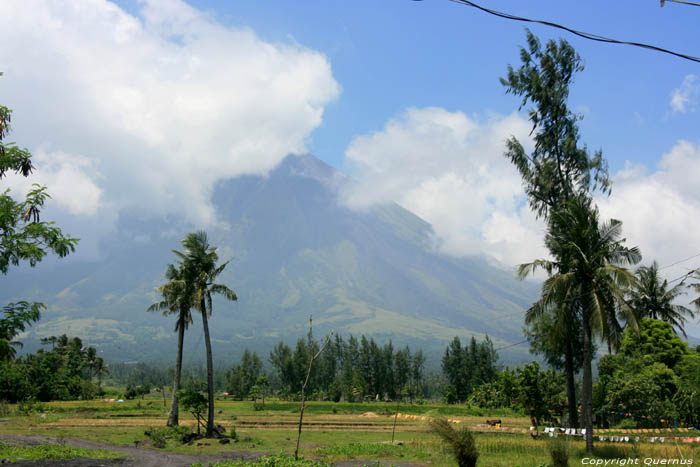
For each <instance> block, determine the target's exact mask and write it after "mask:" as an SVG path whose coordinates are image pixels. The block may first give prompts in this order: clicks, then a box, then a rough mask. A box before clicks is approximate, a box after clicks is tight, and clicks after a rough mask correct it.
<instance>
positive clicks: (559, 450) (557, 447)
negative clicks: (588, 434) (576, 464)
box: [547, 438, 571, 467]
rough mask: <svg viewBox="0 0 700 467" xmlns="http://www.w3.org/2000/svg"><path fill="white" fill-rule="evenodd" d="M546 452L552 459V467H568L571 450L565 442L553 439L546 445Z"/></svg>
mask: <svg viewBox="0 0 700 467" xmlns="http://www.w3.org/2000/svg"><path fill="white" fill-rule="evenodd" d="M547 451H549V456H550V457H551V458H552V467H568V465H569V456H570V454H571V449H570V447H569V443H568V442H567V441H565V440H563V439H559V438H553V439H551V440H550V441H549V444H547Z"/></svg>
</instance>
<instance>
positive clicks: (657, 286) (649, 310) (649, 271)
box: [630, 261, 695, 337]
mask: <svg viewBox="0 0 700 467" xmlns="http://www.w3.org/2000/svg"><path fill="white" fill-rule="evenodd" d="M635 274H636V275H637V283H636V284H635V286H634V287H633V288H632V290H631V291H630V305H631V306H632V307H633V308H634V309H635V310H636V311H637V313H638V314H639V316H640V317H647V318H653V319H660V320H662V321H666V322H668V323H670V324H671V326H672V327H673V329H674V331H675V330H680V332H681V333H682V334H683V335H684V336H685V337H688V336H687V334H686V333H685V329H684V325H685V321H686V317H688V318H691V319H692V318H695V314H694V313H693V311H692V310H690V309H689V308H687V307H684V306H682V305H676V304H674V303H673V302H674V301H675V300H676V299H677V298H678V297H679V296H681V295H683V293H684V292H683V284H678V285H676V286H675V287H671V288H670V289H669V288H668V281H667V280H665V279H664V280H663V282H661V278H660V277H659V265H658V264H657V263H656V261H654V262H653V263H652V264H651V266H641V267H639V268H637V271H636V272H635Z"/></svg>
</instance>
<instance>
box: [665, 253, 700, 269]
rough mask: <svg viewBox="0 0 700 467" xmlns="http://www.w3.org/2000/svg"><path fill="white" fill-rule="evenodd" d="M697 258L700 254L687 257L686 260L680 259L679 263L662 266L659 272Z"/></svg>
mask: <svg viewBox="0 0 700 467" xmlns="http://www.w3.org/2000/svg"><path fill="white" fill-rule="evenodd" d="M698 256H700V253H698V254H697V255H693V256H689V257H688V258H685V259H682V260H680V261H676V262H675V263H671V264H669V265H668V266H664V267H662V268H659V271H662V270H664V269H667V268H670V267H671V266H675V265H676V264H680V263H685V262H686V261H688V260H690V259H693V258H697V257H698Z"/></svg>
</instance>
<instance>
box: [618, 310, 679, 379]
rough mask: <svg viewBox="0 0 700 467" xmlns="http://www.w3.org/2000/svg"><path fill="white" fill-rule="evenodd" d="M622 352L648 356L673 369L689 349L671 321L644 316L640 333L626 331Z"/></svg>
mask: <svg viewBox="0 0 700 467" xmlns="http://www.w3.org/2000/svg"><path fill="white" fill-rule="evenodd" d="M620 352H621V353H622V354H624V355H627V356H637V357H641V356H648V357H650V358H651V359H652V361H655V362H661V363H663V364H664V365H666V366H667V367H669V368H671V369H672V368H674V367H675V365H676V363H678V362H679V361H680V359H681V358H682V357H683V356H684V355H687V354H688V352H689V351H688V344H686V343H685V342H683V340H681V338H680V337H678V336H677V335H676V334H675V333H674V332H673V328H672V327H671V324H670V323H668V322H664V321H659V320H658V319H651V318H643V319H642V320H641V322H640V326H639V334H637V333H636V332H625V334H624V336H623V337H622V340H621V341H620Z"/></svg>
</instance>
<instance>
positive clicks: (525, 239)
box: [343, 108, 700, 279]
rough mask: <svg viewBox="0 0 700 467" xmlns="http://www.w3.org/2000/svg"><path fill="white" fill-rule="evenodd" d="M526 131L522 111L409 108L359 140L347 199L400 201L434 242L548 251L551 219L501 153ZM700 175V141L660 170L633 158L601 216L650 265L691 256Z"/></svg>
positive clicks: (462, 249) (464, 249)
mask: <svg viewBox="0 0 700 467" xmlns="http://www.w3.org/2000/svg"><path fill="white" fill-rule="evenodd" d="M529 130H530V126H529V123H528V122H527V121H525V120H523V119H522V118H520V117H519V116H518V115H517V114H511V115H509V116H505V117H492V118H490V119H488V120H486V121H482V122H480V121H478V120H475V119H473V118H469V117H468V116H466V115H465V114H463V113H461V112H448V111H447V110H444V109H441V108H423V109H409V110H407V111H406V112H404V113H403V114H402V115H400V116H398V117H396V118H393V119H391V120H389V121H388V122H387V123H386V125H385V127H384V128H383V129H382V130H380V131H377V132H374V133H371V134H366V135H362V136H358V137H356V138H355V139H353V140H352V142H351V143H350V145H349V146H348V148H347V150H346V161H347V164H348V166H349V167H350V168H351V169H352V171H353V177H354V179H355V181H354V183H353V184H352V185H350V186H349V187H348V189H347V190H346V191H345V192H344V193H343V199H344V201H345V203H346V204H347V205H349V206H350V207H353V208H355V209H365V208H367V207H370V206H373V205H375V204H381V203H388V202H392V201H396V202H398V203H399V204H401V205H402V206H404V207H405V208H407V209H409V210H410V211H412V212H414V213H416V214H417V215H419V216H420V217H422V218H423V219H425V220H426V221H427V222H429V223H431V224H432V225H433V228H434V232H435V241H436V246H437V247H438V248H439V249H441V250H442V251H443V252H445V253H448V254H452V255H457V256H460V255H469V254H486V255H489V256H493V257H495V258H496V259H498V260H500V261H501V262H503V263H505V264H509V265H514V264H518V263H522V262H527V261H530V260H532V259H534V258H540V257H546V256H547V252H546V249H545V248H544V245H543V235H544V224H543V222H542V221H540V220H536V219H535V218H534V216H533V214H532V213H531V211H530V209H529V208H528V206H527V204H526V200H525V198H524V193H523V191H522V184H521V179H520V176H519V174H518V173H517V172H516V170H515V169H514V168H513V167H512V166H511V164H510V162H509V161H508V160H507V159H506V158H505V157H504V156H503V152H504V144H503V141H504V140H505V138H507V137H508V136H510V135H514V136H516V137H517V138H518V139H519V140H520V141H521V142H524V143H525V144H530V140H529V137H528V133H529ZM697 180H700V144H697V145H696V144H693V143H691V142H688V141H680V142H679V143H678V144H677V145H676V146H674V147H673V148H672V149H671V150H670V151H669V152H668V153H667V154H664V155H663V156H662V157H661V159H660V162H659V164H658V168H657V169H656V170H654V171H651V172H650V171H649V170H647V169H646V168H645V167H644V166H641V165H640V166H636V165H632V164H630V163H628V164H627V166H626V168H625V169H624V170H621V171H620V172H618V173H616V174H613V193H612V195H611V196H610V197H599V198H598V199H597V202H598V205H599V207H600V211H601V217H602V218H603V219H609V218H616V219H620V220H622V221H623V234H624V236H625V237H626V238H627V239H628V241H627V244H628V245H636V246H639V247H640V249H641V250H642V253H643V255H644V260H645V262H647V263H650V262H651V261H652V260H654V259H656V260H657V261H658V262H659V263H660V264H661V265H667V264H671V263H673V262H676V261H678V260H680V259H683V258H687V257H688V256H691V255H693V254H695V253H698V252H700V236H698V234H697V233H698V232H699V231H700V192H699V191H698V190H697ZM691 263H692V262H691ZM691 263H685V264H681V265H679V266H677V267H674V268H669V269H667V270H665V271H664V272H665V273H666V275H667V276H668V277H669V279H671V278H673V277H676V276H677V275H680V274H683V272H684V271H685V270H687V268H688V267H691V268H692V267H697V264H696V263H692V264H691ZM684 267H685V268H686V269H683V268H684ZM671 276H673V277H671Z"/></svg>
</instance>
